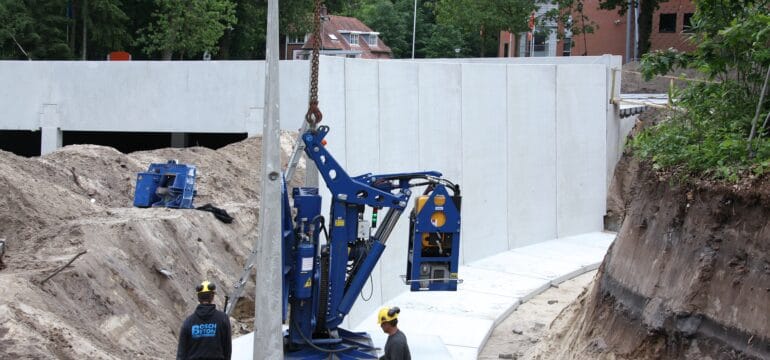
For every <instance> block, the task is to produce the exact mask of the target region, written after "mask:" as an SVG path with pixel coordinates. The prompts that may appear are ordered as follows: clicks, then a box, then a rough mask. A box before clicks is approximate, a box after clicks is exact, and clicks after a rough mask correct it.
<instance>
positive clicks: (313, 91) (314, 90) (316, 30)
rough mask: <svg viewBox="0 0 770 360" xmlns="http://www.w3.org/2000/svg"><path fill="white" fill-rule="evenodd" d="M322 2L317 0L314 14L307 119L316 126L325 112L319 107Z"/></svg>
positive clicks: (312, 126) (312, 125)
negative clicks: (322, 112)
mask: <svg viewBox="0 0 770 360" xmlns="http://www.w3.org/2000/svg"><path fill="white" fill-rule="evenodd" d="M321 2H322V0H315V14H313V54H312V55H311V58H310V104H309V105H308V109H307V114H305V121H307V122H308V124H310V126H311V128H314V127H315V125H316V124H318V123H319V122H321V119H322V118H323V114H321V109H319V108H318V58H319V56H320V54H321V42H322V41H323V39H322V38H321V6H322V5H321Z"/></svg>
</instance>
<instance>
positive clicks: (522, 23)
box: [436, 0, 537, 57]
mask: <svg viewBox="0 0 770 360" xmlns="http://www.w3.org/2000/svg"><path fill="white" fill-rule="evenodd" d="M536 9H537V4H536V2H535V1H531V0H439V1H438V2H437V4H436V15H437V20H438V23H439V24H441V25H445V26H454V27H457V28H459V29H462V31H463V32H465V33H468V34H470V33H474V34H478V50H479V56H482V57H483V56H485V55H491V54H496V53H497V52H496V46H494V49H493V51H488V49H489V48H490V45H491V44H493V43H494V44H496V41H494V42H490V41H489V40H490V39H492V40H496V39H497V37H498V36H499V34H500V31H510V32H512V33H520V32H522V31H526V30H527V19H528V17H529V15H530V14H531V13H532V11H535V10H536Z"/></svg>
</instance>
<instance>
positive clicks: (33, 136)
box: [0, 130, 40, 156]
mask: <svg viewBox="0 0 770 360" xmlns="http://www.w3.org/2000/svg"><path fill="white" fill-rule="evenodd" d="M0 150H4V151H9V152H12V153H14V154H16V155H19V156H39V155H40V131H29V130H2V131H0Z"/></svg>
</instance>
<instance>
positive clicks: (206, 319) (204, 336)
mask: <svg viewBox="0 0 770 360" xmlns="http://www.w3.org/2000/svg"><path fill="white" fill-rule="evenodd" d="M231 355H232V339H231V334H230V318H229V317H228V316H227V315H225V313H223V312H221V311H219V310H217V308H216V305H214V304H200V305H198V307H197V308H195V313H193V314H192V315H190V316H188V317H187V319H185V321H184V323H182V330H180V332H179V346H178V347H177V349H176V358H177V360H195V359H201V360H202V359H212V360H213V359H224V360H230V356H231Z"/></svg>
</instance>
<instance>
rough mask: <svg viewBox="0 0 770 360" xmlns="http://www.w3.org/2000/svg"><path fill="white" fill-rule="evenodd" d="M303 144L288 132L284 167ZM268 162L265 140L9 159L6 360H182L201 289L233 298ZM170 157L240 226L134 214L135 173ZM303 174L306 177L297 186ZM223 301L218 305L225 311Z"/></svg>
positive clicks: (0, 169)
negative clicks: (216, 289) (209, 284)
mask: <svg viewBox="0 0 770 360" xmlns="http://www.w3.org/2000/svg"><path fill="white" fill-rule="evenodd" d="M294 136H295V135H293V134H288V133H287V134H283V135H282V140H281V147H282V149H283V160H284V163H285V161H286V158H287V154H288V152H289V151H290V149H291V144H292V140H293V139H294ZM260 153H261V139H260V138H259V137H254V138H249V139H246V140H244V141H242V142H240V143H236V144H232V145H230V146H227V147H224V148H222V149H219V150H217V151H214V150H210V149H206V148H198V147H196V148H187V149H161V150H155V151H147V152H136V153H132V154H129V155H126V154H122V153H120V152H118V151H116V150H114V149H112V148H108V147H101V146H91V145H78V146H68V147H65V148H63V149H60V150H58V151H56V152H54V153H52V154H49V155H46V156H43V157H40V158H22V157H18V156H15V155H13V154H11V153H7V152H1V151H0V194H1V195H0V239H3V238H4V239H5V240H6V251H5V256H4V257H3V258H2V263H3V265H2V266H0V268H1V269H0V289H2V291H0V358H2V359H11V358H25V359H27V358H32V359H48V358H58V359H128V358H132V359H134V358H158V359H169V358H173V357H174V356H175V352H176V342H177V340H176V339H177V336H178V331H179V326H180V324H181V321H182V319H183V318H184V317H185V316H186V315H187V314H189V312H190V311H192V309H194V307H195V305H196V303H197V301H196V299H195V295H194V293H193V288H194V286H195V284H196V283H198V282H200V281H201V279H204V278H207V279H211V280H213V281H215V282H216V283H217V284H219V285H220V289H224V290H227V291H230V290H231V289H232V284H233V282H234V281H235V280H236V279H235V277H237V276H238V275H239V274H240V272H241V270H242V267H243V264H244V262H245V259H246V257H247V256H248V254H249V252H250V251H251V247H252V245H253V243H254V239H255V237H256V236H257V231H256V226H257V217H258V213H259V194H258V189H259V188H260V178H259V173H260V171H261V158H260ZM169 159H178V160H179V161H180V162H181V163H187V164H193V165H196V166H197V169H198V177H197V190H198V196H197V197H196V198H195V205H197V206H200V205H203V204H206V203H212V204H214V205H215V206H218V207H221V208H224V209H225V210H227V211H228V212H229V213H230V214H231V215H232V216H234V217H235V221H234V222H233V223H231V224H224V223H222V222H220V221H218V220H216V219H215V218H214V216H213V215H212V214H210V213H208V212H203V211H197V210H178V209H160V208H157V209H138V208H133V207H132V201H133V191H134V186H135V181H136V174H137V173H138V172H141V171H144V170H146V169H147V166H148V165H149V163H151V162H166V161H167V160H169ZM302 177H304V171H303V170H301V169H300V170H299V171H298V173H297V175H296V177H295V178H296V179H299V178H302ZM82 251H87V253H86V254H84V255H83V256H81V257H79V258H78V259H77V260H75V261H74V262H73V263H72V264H71V265H70V266H69V267H67V268H65V269H64V271H62V272H61V273H59V274H57V275H56V276H54V277H52V278H51V279H50V280H48V281H46V282H44V283H43V282H42V280H43V279H45V278H46V277H47V276H48V275H50V274H52V273H53V272H54V271H56V270H57V269H59V268H60V267H62V266H64V265H65V264H66V263H67V262H68V261H69V260H70V259H72V258H73V257H74V256H75V255H76V254H78V253H80V252H82ZM161 270H164V272H166V273H169V272H170V274H171V275H170V276H166V275H164V274H163V273H161ZM253 293H254V284H253V281H252V282H251V284H250V287H249V288H247V290H246V294H247V295H246V296H247V298H246V299H245V300H242V301H241V302H240V303H239V308H238V309H236V313H235V315H236V320H241V321H235V322H234V331H235V333H239V332H245V331H248V330H250V327H251V323H252V320H251V319H249V317H252V318H253V313H254V312H253V306H254V302H253ZM220 295H223V292H222V291H220ZM223 301H224V300H223V296H218V297H217V302H218V306H219V307H220V308H221V306H222V305H223Z"/></svg>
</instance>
